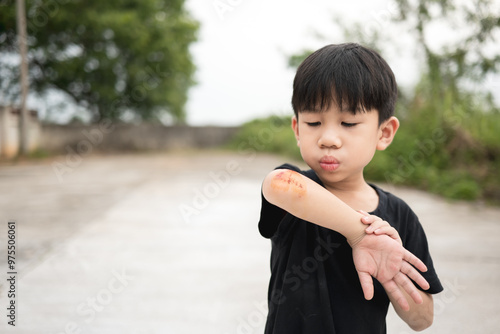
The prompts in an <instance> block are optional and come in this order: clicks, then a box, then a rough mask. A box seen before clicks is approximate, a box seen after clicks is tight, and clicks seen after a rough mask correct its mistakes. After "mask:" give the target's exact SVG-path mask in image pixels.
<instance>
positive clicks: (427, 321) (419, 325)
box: [408, 314, 434, 332]
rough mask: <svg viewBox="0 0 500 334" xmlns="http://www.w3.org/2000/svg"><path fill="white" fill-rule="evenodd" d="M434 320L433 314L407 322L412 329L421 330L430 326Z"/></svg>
mask: <svg viewBox="0 0 500 334" xmlns="http://www.w3.org/2000/svg"><path fill="white" fill-rule="evenodd" d="M433 320H434V315H433V314H431V315H427V316H426V317H425V318H423V319H420V321H416V322H413V323H410V324H408V325H409V326H410V328H411V329H412V330H414V331H415V332H421V331H423V330H425V329H427V328H429V327H431V325H432V322H433Z"/></svg>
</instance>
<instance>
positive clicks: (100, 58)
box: [0, 0, 199, 122]
mask: <svg viewBox="0 0 500 334" xmlns="http://www.w3.org/2000/svg"><path fill="white" fill-rule="evenodd" d="M14 3H15V1H14V0H2V1H0V43H1V44H0V89H2V91H3V95H4V99H5V98H7V99H10V100H13V99H15V98H16V93H17V92H18V90H19V88H18V87H17V86H16V80H17V75H18V74H17V66H16V62H15V57H14V55H15V53H16V34H15V27H16V22H15V5H14ZM26 10H27V23H28V35H29V38H28V45H29V57H28V58H29V68H30V87H31V88H32V89H33V90H35V91H36V92H37V93H39V94H40V95H42V96H43V95H44V94H45V93H46V92H47V91H49V90H51V89H56V90H58V91H62V92H64V93H66V94H67V95H68V96H70V97H71V98H72V99H73V100H74V102H75V103H77V104H78V105H79V106H82V107H84V108H86V109H87V110H89V111H90V112H91V113H92V117H93V121H98V120H99V119H102V118H110V119H118V118H120V117H121V116H123V115H124V114H126V113H132V114H134V115H136V116H137V117H138V118H140V119H154V118H156V117H160V116H162V115H164V114H169V115H171V116H172V118H173V119H175V120H176V121H178V122H182V121H183V120H184V119H185V111H184V106H185V103H186V100H187V91H188V89H189V87H190V86H191V85H193V84H194V81H193V74H194V71H195V66H194V64H193V61H192V58H191V55H190V53H189V46H190V44H191V43H192V42H194V41H195V40H196V34H197V31H198V27H199V24H198V22H196V21H195V20H194V19H193V18H192V17H191V16H190V15H189V13H188V12H187V11H186V10H185V8H184V1H183V0H110V1H99V0H86V1H83V0H49V1H36V0H27V4H26Z"/></svg>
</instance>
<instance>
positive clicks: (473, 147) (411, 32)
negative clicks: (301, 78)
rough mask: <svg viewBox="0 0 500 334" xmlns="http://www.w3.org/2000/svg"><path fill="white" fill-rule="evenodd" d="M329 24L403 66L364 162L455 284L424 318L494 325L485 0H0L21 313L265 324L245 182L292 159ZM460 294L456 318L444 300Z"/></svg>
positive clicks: (493, 133)
mask: <svg viewBox="0 0 500 334" xmlns="http://www.w3.org/2000/svg"><path fill="white" fill-rule="evenodd" d="M343 42H358V43H361V44H363V45H366V46H369V47H372V48H374V49H376V50H377V51H378V52H379V53H380V54H381V55H382V56H383V57H384V58H385V59H386V60H387V62H388V63H389V64H390V66H391V67H392V69H393V71H394V73H395V75H396V79H397V81H398V84H399V101H398V105H397V109H396V115H397V117H398V118H399V119H400V121H401V128H400V130H399V131H398V134H397V136H396V139H395V141H394V142H393V144H392V145H391V146H390V148H389V149H387V150H386V151H384V152H378V153H377V154H376V155H375V158H374V160H373V161H372V162H371V163H370V165H369V166H368V167H367V168H366V177H367V179H369V180H370V181H374V182H379V183H382V184H384V185H386V188H388V189H389V190H391V191H394V192H395V193H397V194H401V196H403V198H404V199H407V198H408V202H410V204H411V205H412V207H415V208H416V209H415V210H416V211H417V213H418V214H419V215H420V217H421V219H422V221H424V219H425V220H427V221H428V223H427V224H428V225H425V228H426V231H428V234H429V238H430V245H431V251H432V250H433V247H434V248H435V249H436V257H437V259H436V262H437V263H438V264H440V265H441V267H442V268H443V275H444V277H445V279H446V282H445V287H449V290H448V291H451V292H449V294H448V295H443V296H445V297H442V298H441V299H438V303H437V305H438V306H437V307H442V309H440V310H442V311H440V317H438V319H437V324H436V328H435V329H430V330H429V332H432V331H433V330H434V332H435V333H438V332H439V333H461V332H463V333H466V332H467V333H468V332H470V331H471V330H472V331H476V330H477V326H479V325H481V326H484V327H483V328H482V332H484V333H494V332H495V331H494V330H496V328H498V321H497V322H495V321H496V320H494V317H495V316H494V314H496V313H495V312H497V311H498V306H496V305H495V304H491V303H490V302H488V296H489V297H490V298H491V296H495V295H496V296H498V293H499V290H498V287H495V285H494V282H497V281H498V278H500V277H499V275H500V259H499V258H498V254H499V252H498V248H495V247H498V246H495V245H496V244H497V241H498V237H499V235H498V233H499V231H500V227H499V226H500V225H499V224H498V222H499V219H498V214H499V213H500V209H499V208H498V205H499V204H500V174H499V170H500V110H499V105H500V75H499V73H498V71H499V69H500V43H499V42H500V1H499V0H469V1H465V0H464V1H458V0H455V1H452V0H440V1H434V0H375V1H367V0H353V1H349V2H342V3H341V2H339V1H326V0H311V1H308V2H307V3H306V2H304V1H284V0H273V1H267V2H266V1H263V0H257V1H251V2H248V1H243V0H213V1H212V0H210V1H207V0H205V1H203V0H186V1H183V0H163V1H161V0H143V1H137V0H113V1H107V2H102V1H94V0H92V1H85V2H83V1H77V0H50V1H34V0H33V1H32V0H25V1H19V0H18V1H14V0H0V180H1V181H0V189H1V190H2V195H0V212H1V216H0V218H1V219H2V222H0V226H2V225H3V224H4V223H5V225H6V224H7V222H8V221H16V222H17V226H18V231H19V234H18V240H19V247H18V252H17V254H16V256H18V259H19V261H20V262H19V267H18V270H19V274H18V275H19V276H18V280H17V282H18V284H19V285H18V290H19V296H18V298H19V299H18V305H19V308H18V313H17V316H18V321H19V324H20V325H19V326H18V328H17V330H18V331H19V332H20V333H79V332H82V333H87V332H88V333H94V332H95V333H108V332H109V333H114V332H121V333H128V332H130V333H137V332H140V333H164V332H168V333H170V332H171V333H192V332H194V331H199V332H207V333H212V332H213V333H234V332H236V333H254V332H255V333H258V332H262V330H261V329H262V328H263V319H264V316H265V300H266V299H265V298H266V289H267V280H268V278H269V277H268V276H269V270H268V258H269V244H268V241H267V240H265V239H263V238H261V237H259V236H258V233H257V229H256V222H257V217H258V211H259V205H260V190H259V189H260V182H261V180H262V178H263V177H264V176H265V175H266V173H267V172H268V171H269V170H271V169H272V168H274V167H275V166H277V165H279V164H281V163H282V162H284V161H291V162H293V163H296V164H301V162H300V155H299V152H298V149H297V147H296V144H295V139H294V136H293V133H292V131H291V130H290V118H291V116H292V110H291V105H290V99H291V93H292V91H291V88H292V81H293V77H294V72H295V69H296V67H297V66H298V65H299V64H300V62H301V61H302V60H303V59H304V58H305V57H306V56H307V55H309V54H310V53H311V52H313V51H314V50H316V49H318V48H320V47H322V46H324V45H326V44H331V43H343ZM457 214H458V215H459V217H455V216H456V215H457ZM452 215H453V216H454V218H453V219H450V218H449V217H450V216H452ZM446 217H448V218H446ZM471 226H473V227H474V228H475V229H474V232H471V230H470V229H471ZM460 228H463V230H460ZM452 230H453V233H450V231H452ZM7 234H8V231H7V226H3V227H1V228H0V247H2V251H1V252H0V255H1V257H0V275H4V274H5V275H7V271H8V270H7V255H6V253H5V254H4V253H3V252H5V249H4V248H5V247H4V246H3V245H6V244H7V237H8V236H7ZM4 268H5V270H4ZM124 268H125V269H124ZM127 273H129V274H127ZM438 273H439V268H438ZM472 273H474V274H472ZM2 277H3V276H2ZM132 277H134V278H132ZM2 282H3V283H5V280H4V279H2ZM478 286H480V287H478ZM7 288H8V287H7V285H5V284H4V285H3V286H2V285H0V302H2V306H1V309H5V307H4V305H8V304H7V303H8V302H9V300H10V297H8V295H9V294H8V293H7V292H8V289H7ZM475 289H479V290H475ZM492 289H493V290H492ZM492 292H494V293H492ZM23 298H24V299H23ZM439 302H441V304H439ZM491 302H492V301H491ZM471 304H473V305H474V306H477V308H476V309H475V310H476V312H477V315H476V318H477V319H480V320H477V321H475V322H473V323H470V327H468V325H465V324H464V323H463V322H460V321H458V320H459V319H457V318H460V315H462V316H463V317H464V318H466V317H467V313H466V312H467V310H468V309H470V307H471ZM439 305H441V306H439ZM6 314H7V313H6ZM23 319H24V320H23ZM461 319H463V318H461ZM390 320H391V323H390V325H389V329H390V330H392V331H389V332H394V333H405V332H406V331H408V332H409V331H410V330H409V329H406V328H407V327H405V326H404V325H402V324H400V323H398V322H397V319H395V317H394V316H392V318H390ZM4 325H5V329H6V330H12V328H13V327H12V326H10V325H9V324H7V322H5V323H2V324H1V325H0V328H3V327H1V326H4ZM22 326H24V327H22ZM391 326H392V327H391ZM472 328H474V329H472Z"/></svg>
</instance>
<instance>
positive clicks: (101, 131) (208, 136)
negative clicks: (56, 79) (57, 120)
mask: <svg viewBox="0 0 500 334" xmlns="http://www.w3.org/2000/svg"><path fill="white" fill-rule="evenodd" d="M238 129H239V128H238V127H212V126H206V127H190V126H162V125H155V124H139V125H133V124H113V123H111V122H109V121H107V120H105V121H103V122H101V123H99V124H95V125H54V124H50V125H42V131H41V138H40V147H41V148H43V149H44V150H47V151H49V152H54V153H67V152H68V151H70V150H74V151H75V152H76V153H80V154H85V153H90V152H91V151H105V152H106V151H138V150H167V149H182V148H208V147H214V146H219V145H222V144H224V143H227V142H228V141H229V140H230V139H231V138H232V136H234V134H235V133H236V132H237V131H238Z"/></svg>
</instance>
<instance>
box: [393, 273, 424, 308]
mask: <svg viewBox="0 0 500 334" xmlns="http://www.w3.org/2000/svg"><path fill="white" fill-rule="evenodd" d="M394 280H395V281H396V283H398V284H399V286H400V287H402V288H403V289H404V290H405V291H406V293H407V294H408V295H410V297H411V299H413V301H414V302H415V303H417V304H422V303H423V300H422V296H421V295H420V293H419V292H418V291H419V290H418V289H417V288H416V287H415V285H414V284H413V282H412V281H410V279H409V278H408V277H407V276H406V275H404V274H402V273H399V274H398V275H396V276H395V277H394Z"/></svg>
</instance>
